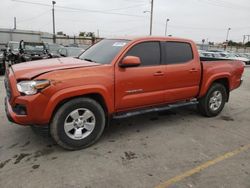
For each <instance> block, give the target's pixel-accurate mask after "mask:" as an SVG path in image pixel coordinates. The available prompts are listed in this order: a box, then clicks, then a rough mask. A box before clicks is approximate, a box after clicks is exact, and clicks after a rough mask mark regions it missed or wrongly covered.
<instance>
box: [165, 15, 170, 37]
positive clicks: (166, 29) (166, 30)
mask: <svg viewBox="0 0 250 188" xmlns="http://www.w3.org/2000/svg"><path fill="white" fill-rule="evenodd" d="M169 21H170V19H169V18H167V20H166V27H165V36H167V32H168V22H169Z"/></svg>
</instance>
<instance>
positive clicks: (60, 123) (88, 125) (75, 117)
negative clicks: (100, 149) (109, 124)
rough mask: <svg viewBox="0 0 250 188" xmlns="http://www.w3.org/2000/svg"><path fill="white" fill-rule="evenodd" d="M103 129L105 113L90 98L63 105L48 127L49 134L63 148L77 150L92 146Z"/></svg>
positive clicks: (78, 99)
mask: <svg viewBox="0 0 250 188" xmlns="http://www.w3.org/2000/svg"><path fill="white" fill-rule="evenodd" d="M104 127H105V113H104V110H103V108H102V107H101V105H100V104H99V103H97V102H96V101H95V100H93V99H90V98H77V99H73V100H70V101H68V102H67V103H65V104H63V105H62V106H61V107H60V108H59V110H58V111H57V112H56V114H55V116H54V118H53V121H52V123H51V125H50V133H51V136H52V137H53V138H54V140H55V141H56V142H57V143H58V144H59V145H60V146H62V147H63V148H65V149H69V150H77V149H82V148H86V147H88V146H90V145H92V144H94V143H95V142H96V141H97V140H98V139H99V138H100V136H101V135H102V133H103V130H104Z"/></svg>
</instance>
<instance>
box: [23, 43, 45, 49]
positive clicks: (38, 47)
mask: <svg viewBox="0 0 250 188" xmlns="http://www.w3.org/2000/svg"><path fill="white" fill-rule="evenodd" d="M24 49H25V50H28V51H43V50H44V45H43V44H24Z"/></svg>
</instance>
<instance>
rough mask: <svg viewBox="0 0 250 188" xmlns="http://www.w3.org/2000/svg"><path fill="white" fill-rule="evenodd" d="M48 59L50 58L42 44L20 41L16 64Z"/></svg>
mask: <svg viewBox="0 0 250 188" xmlns="http://www.w3.org/2000/svg"><path fill="white" fill-rule="evenodd" d="M48 58H50V57H49V55H48V52H47V50H46V46H45V44H44V43H43V42H26V41H23V40H21V41H20V44H19V57H18V62H17V63H20V62H26V61H34V60H41V59H48Z"/></svg>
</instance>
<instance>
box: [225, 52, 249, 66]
mask: <svg viewBox="0 0 250 188" xmlns="http://www.w3.org/2000/svg"><path fill="white" fill-rule="evenodd" d="M225 58H226V59H231V60H239V61H242V62H244V63H245V64H247V65H249V64H250V59H248V58H245V57H242V56H240V55H239V54H236V53H228V54H226V56H225Z"/></svg>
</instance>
